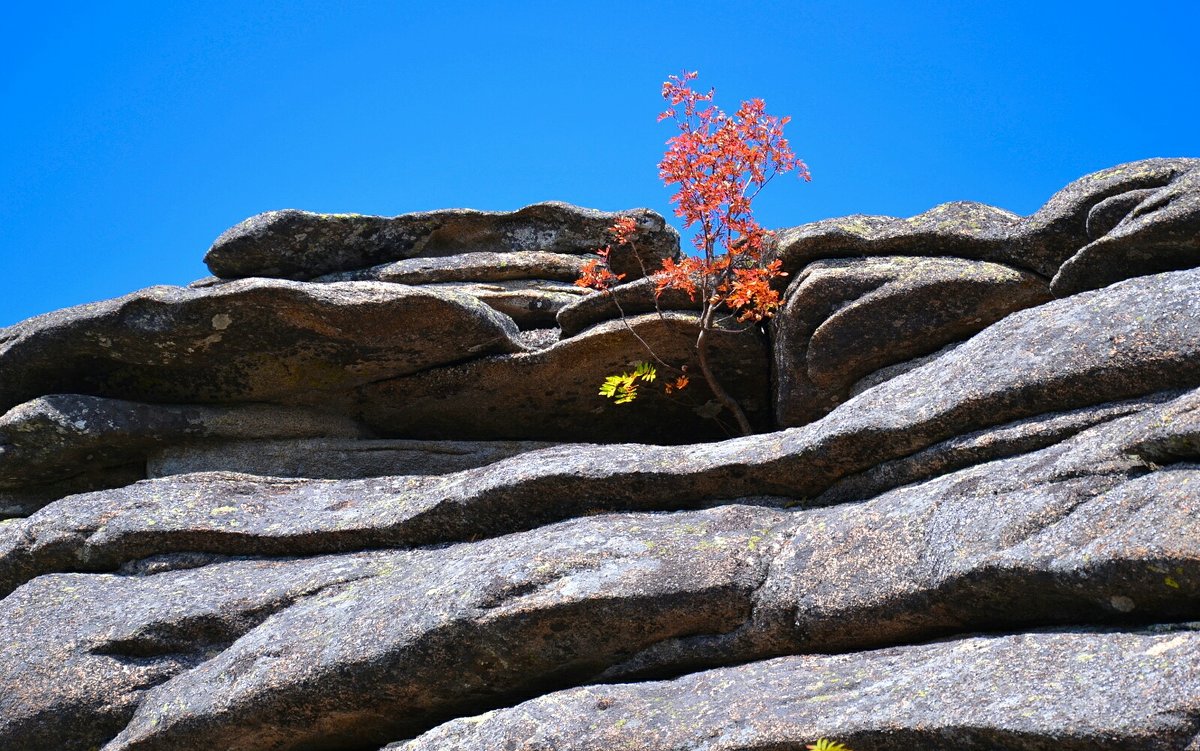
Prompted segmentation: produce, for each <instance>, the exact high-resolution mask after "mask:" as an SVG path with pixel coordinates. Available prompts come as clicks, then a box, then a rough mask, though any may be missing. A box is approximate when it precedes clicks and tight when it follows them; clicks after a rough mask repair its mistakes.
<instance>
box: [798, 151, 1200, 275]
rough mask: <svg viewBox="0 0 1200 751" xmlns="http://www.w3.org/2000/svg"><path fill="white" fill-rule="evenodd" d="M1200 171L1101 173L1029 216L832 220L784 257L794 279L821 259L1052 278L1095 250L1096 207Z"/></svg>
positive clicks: (968, 207) (962, 211) (1184, 164)
mask: <svg viewBox="0 0 1200 751" xmlns="http://www.w3.org/2000/svg"><path fill="white" fill-rule="evenodd" d="M1198 165H1200V160H1197V159H1146V160H1143V161H1140V162H1130V163H1128V164H1121V165H1118V166H1116V167H1112V168H1109V169H1105V170H1101V171H1099V172H1095V173H1092V174H1090V175H1087V176H1085V177H1082V178H1080V179H1078V180H1076V181H1074V182H1072V183H1070V184H1069V185H1067V186H1066V187H1064V188H1063V189H1062V190H1060V191H1059V192H1057V193H1055V194H1054V195H1053V196H1051V198H1050V200H1048V201H1047V202H1046V204H1045V205H1044V206H1042V208H1041V209H1039V210H1038V211H1037V212H1036V213H1034V214H1032V215H1030V216H1028V217H1020V216H1018V215H1016V214H1012V213H1010V212H1008V211H1005V210H1003V209H998V208H995V207H992V206H986V205H984V204H979V203H971V202H957V203H947V204H942V205H941V206H936V207H934V208H932V209H930V210H929V211H927V212H925V213H923V214H919V215H917V216H914V217H911V218H908V219H899V218H896V217H891V216H865V215H855V216H848V217H842V218H839V219H826V220H823V221H820V222H814V223H812V224H805V225H802V226H799V227H792V228H789V229H785V230H781V231H780V232H779V233H778V252H779V257H780V258H781V259H782V260H783V264H784V270H785V271H788V272H790V273H797V272H799V271H800V270H801V269H803V268H804V267H805V266H806V265H808V264H809V263H810V262H812V261H814V260H817V259H819V258H844V257H849V256H863V255H868V256H876V255H920V256H957V257H960V258H971V259H977V260H983V261H995V262H998V263H1004V264H1006V265H1010V266H1014V267H1016V268H1019V269H1025V270H1028V271H1032V272H1035V273H1037V274H1040V275H1042V276H1044V277H1046V278H1050V277H1052V276H1054V275H1055V273H1057V272H1058V269H1059V267H1060V266H1061V265H1062V264H1063V262H1064V261H1066V260H1067V259H1068V258H1070V257H1071V256H1072V255H1074V254H1075V252H1076V251H1078V250H1079V249H1081V248H1082V247H1083V246H1085V245H1087V244H1088V241H1089V236H1088V217H1089V214H1090V213H1091V212H1092V210H1093V209H1094V208H1096V207H1097V206H1099V205H1101V204H1102V203H1104V202H1105V201H1109V200H1111V199H1113V198H1114V197H1117V196H1121V195H1123V194H1125V193H1131V192H1132V193H1135V194H1136V195H1139V196H1140V195H1142V194H1141V193H1140V192H1139V191H1144V190H1147V189H1159V188H1162V187H1164V186H1167V185H1169V184H1171V183H1172V181H1174V180H1175V179H1176V178H1177V177H1178V176H1180V175H1183V174H1184V173H1190V172H1193V171H1194V170H1196V169H1197V166H1198ZM1110 206H1111V204H1110ZM1104 213H1106V212H1105V211H1104V210H1101V212H1100V214H1104ZM1100 214H1098V215H1097V216H1098V217H1099V216H1100ZM1187 221H1188V222H1192V221H1194V220H1192V219H1188V220H1187ZM1097 226H1098V225H1097ZM1161 270H1163V268H1162V267H1159V268H1148V269H1147V270H1146V271H1141V272H1139V273H1148V272H1150V271H1161ZM1111 281H1115V279H1114V280H1111Z"/></svg>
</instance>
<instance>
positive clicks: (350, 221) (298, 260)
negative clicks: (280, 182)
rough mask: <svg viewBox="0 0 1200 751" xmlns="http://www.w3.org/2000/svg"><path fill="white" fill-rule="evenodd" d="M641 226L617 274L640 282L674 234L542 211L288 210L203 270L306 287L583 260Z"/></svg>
mask: <svg viewBox="0 0 1200 751" xmlns="http://www.w3.org/2000/svg"><path fill="white" fill-rule="evenodd" d="M626 216H628V217H632V218H633V219H634V220H635V221H636V222H637V224H638V227H639V230H640V231H639V235H638V253H639V254H640V255H641V262H639V261H638V259H637V257H635V255H634V254H633V253H632V252H631V250H630V249H629V248H626V247H624V246H622V247H621V248H618V249H616V252H615V253H614V255H613V256H612V265H613V268H614V271H616V273H619V274H628V275H631V276H630V278H632V275H638V274H641V268H642V264H643V263H645V264H647V266H648V267H649V268H657V267H658V266H659V264H660V262H661V261H662V259H664V258H673V257H675V256H676V254H678V252H679V234H678V233H677V232H676V231H675V230H674V229H673V228H672V227H671V226H670V225H668V224H667V223H666V222H665V221H664V220H663V218H662V217H661V216H660V215H658V214H656V213H654V212H653V211H650V210H648V209H632V210H629V211H620V212H604V211H595V210H593V209H584V208H580V207H578V206H572V205H570V204H566V203H559V202H547V203H538V204H533V205H532V206H526V207H525V208H523V209H518V210H517V211H512V212H489V211H475V210H471V209H449V210H445V211H427V212H420V213H416V214H401V215H400V216H395V217H382V216H363V215H361V214H314V213H312V212H308V211H297V210H295V209H287V210H284V211H269V212H267V213H265V214H259V215H257V216H253V217H251V218H249V219H247V220H245V221H244V222H242V223H240V224H238V225H236V226H234V227H231V228H230V229H228V230H226V231H225V232H224V233H223V234H222V235H221V236H220V237H218V238H217V239H216V241H215V242H214V243H213V245H212V247H211V248H209V250H208V253H207V254H206V255H205V256H204V262H205V263H206V264H208V268H209V270H210V271H212V273H213V274H214V275H216V276H218V277H225V278H229V277H246V276H265V277H278V278H284V279H298V280H304V279H312V278H314V277H318V276H321V275H323V274H330V273H336V272H342V271H354V270H357V269H367V268H370V267H373V266H379V265H381V264H384V263H390V262H394V261H402V260H405V259H409V258H418V257H437V256H452V255H460V254H465V253H475V252H487V253H505V252H530V251H533V252H545V253H570V254H590V253H595V252H596V250H597V249H599V248H603V247H605V246H607V245H608V244H609V242H610V241H609V238H608V235H607V230H608V228H609V227H610V226H612V223H613V222H614V221H615V220H616V219H617V218H619V217H626Z"/></svg>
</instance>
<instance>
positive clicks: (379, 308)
mask: <svg viewBox="0 0 1200 751" xmlns="http://www.w3.org/2000/svg"><path fill="white" fill-rule="evenodd" d="M515 334H516V326H515V325H514V323H513V321H512V320H511V319H510V318H508V317H507V316H503V315H500V314H499V313H497V312H495V311H494V310H492V309H491V308H489V307H488V306H486V305H484V304H482V303H480V302H478V301H476V300H474V299H473V298H470V297H466V296H463V295H456V294H453V293H450V292H444V291H437V290H431V289H429V288H426V287H408V286H403V285H393V284H381V283H370V282H345V283H340V284H304V283H299V282H288V281H279V280H264V279H247V280H243V281H239V282H236V283H232V284H226V285H221V286H218V287H212V288H207V289H185V288H180V287H151V288H149V289H145V290H142V291H140V292H135V293H133V294H130V295H126V296H125V297H122V298H118V299H116V300H110V301H107V302H102V303H93V304H89V305H81V306H78V307H74V308H68V309H66V310H61V311H58V312H56V313H48V314H46V315H42V316H38V317H36V318H31V319H29V320H28V321H24V322H22V323H19V324H17V325H15V326H11V327H9V328H7V329H4V330H0V379H2V380H0V408H3V409H8V408H11V407H13V406H15V405H17V404H19V403H21V402H24V401H28V400H29V399H32V398H34V397H37V396H43V395H46V394H53V393H80V394H91V395H97V396H107V397H114V398H122V399H134V400H139V401H174V402H183V403H190V402H196V403H212V402H221V403H228V402H252V401H270V402H285V403H289V402H290V403H296V402H305V401H307V402H315V403H321V402H323V401H324V400H325V399H327V398H328V396H329V394H331V393H338V392H344V391H347V390H349V389H351V388H353V387H355V386H359V385H362V384H364V383H369V382H371V381H374V380H379V379H381V378H387V377H391V376H399V375H405V374H408V373H415V372H417V371H420V370H424V369H427V368H430V367H433V366H436V365H444V364H447V363H453V362H457V361H460V360H463V359H467V358H471V357H479V356H481V355H485V354H489V353H496V352H515V351H518V350H520V349H521V347H520V345H518V344H517V343H516V342H515V340H514V338H513V337H514V336H515Z"/></svg>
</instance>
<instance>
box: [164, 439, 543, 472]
mask: <svg viewBox="0 0 1200 751" xmlns="http://www.w3.org/2000/svg"><path fill="white" fill-rule="evenodd" d="M552 445H553V444H550V443H547V442H544V441H414V440H404V439H336V438H332V439H330V438H311V439H295V440H261V441H227V442H223V443H221V445H218V446H171V447H168V448H164V449H162V450H160V451H157V452H155V454H154V455H153V456H151V457H150V458H149V460H148V461H147V463H146V475H147V476H148V477H152V478H154V477H170V476H172V475H183V474H192V473H196V472H221V471H224V472H235V473H245V474H252V475H265V476H268V477H305V478H314V479H330V480H348V479H358V478H365V477H386V476H395V475H444V474H449V473H452V472H461V471H462V470H465V469H474V468H477V467H483V466H486V465H488V464H495V463H496V462H498V461H501V460H503V459H508V458H510V457H513V456H517V455H519V454H524V453H527V452H530V451H536V450H538V449H543V448H549V447H550V446H552Z"/></svg>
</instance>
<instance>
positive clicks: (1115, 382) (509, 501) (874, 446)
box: [0, 271, 1200, 583]
mask: <svg viewBox="0 0 1200 751" xmlns="http://www.w3.org/2000/svg"><path fill="white" fill-rule="evenodd" d="M1197 306H1200V271H1185V272H1173V273H1168V274H1160V275H1156V276H1151V277H1142V278H1138V279H1131V280H1128V281H1126V282H1122V283H1121V284H1118V285H1114V286H1113V287H1109V288H1107V289H1105V290H1100V291H1097V292H1092V293H1084V294H1081V295H1076V296H1074V297H1072V298H1068V299H1065V300H1059V301H1055V302H1053V303H1049V304H1047V305H1043V306H1040V307H1038V308H1035V309H1032V310H1028V311H1023V312H1021V313H1017V314H1014V315H1012V316H1010V317H1008V318H1007V319H1005V320H1004V321H1002V322H1000V323H998V324H996V325H994V326H992V327H990V328H989V329H987V330H986V331H984V332H982V333H980V334H978V335H976V336H975V337H973V338H972V339H971V340H970V341H968V342H967V343H965V344H963V345H961V346H960V347H958V348H956V349H954V350H952V351H951V352H950V353H948V354H947V355H945V356H943V357H942V358H939V359H938V360H936V361H935V362H933V363H930V364H929V365H926V366H923V367H921V368H918V369H916V370H913V371H910V372H909V373H906V374H904V375H902V376H899V377H897V378H894V379H892V380H890V381H887V382H885V383H883V384H881V385H880V386H877V387H875V388H873V389H870V390H868V391H866V392H864V393H863V394H861V395H859V396H858V397H855V398H854V399H852V400H851V401H849V402H847V403H846V404H844V405H843V406H842V407H840V408H839V409H837V410H835V411H834V412H833V413H831V414H830V415H829V416H827V417H826V418H825V419H823V420H821V421H819V422H817V423H812V424H810V425H807V426H804V427H802V428H796V429H792V430H787V431H782V432H779V433H775V434H772V435H771V436H764V437H749V438H741V439H734V440H729V441H725V442H722V443H719V444H713V445H710V446H699V447H697V446H692V447H685V448H681V449H671V448H669V447H660V448H655V447H649V446H634V447H631V446H611V447H595V448H592V449H587V450H580V449H575V448H564V449H551V450H545V451H540V452H533V453H530V454H525V455H523V456H520V457H516V458H514V459H511V460H508V461H505V462H500V463H498V464H495V465H491V466H490V467H489V468H487V469H485V470H480V471H479V472H477V473H474V474H472V475H471V476H470V478H469V479H467V478H463V477H461V476H447V477H446V478H432V479H431V480H420V479H409V480H404V481H403V482H404V483H412V484H410V485H407V486H405V485H403V484H400V483H401V481H397V482H396V483H393V484H391V485H390V486H389V485H387V484H386V483H385V484H384V485H383V486H382V487H385V488H387V487H390V488H392V489H391V490H385V491H384V492H385V493H387V492H391V493H396V492H398V491H397V488H401V487H403V488H405V489H406V491H408V492H407V493H404V494H401V495H400V496H399V499H398V501H396V502H393V503H394V505H388V504H380V502H379V499H378V497H375V498H368V500H367V501H366V502H364V503H363V504H355V503H354V502H353V500H344V499H337V500H334V499H330V498H328V497H326V496H323V495H322V494H321V493H320V492H317V493H316V496H315V503H316V505H315V506H313V508H312V511H311V512H310V513H311V514H313V515H317V516H318V517H320V521H319V522H318V528H321V527H322V526H324V527H325V528H326V529H328V528H329V527H328V526H326V525H332V526H333V528H334V529H337V530H340V532H339V534H332V535H316V536H314V535H313V534H312V532H313V527H312V526H310V525H309V523H308V521H307V520H308V519H311V518H312V516H310V515H308V514H297V513H296V510H297V509H296V507H295V506H294V502H289V503H288V509H289V511H287V512H284V513H282V514H281V513H280V512H278V511H276V512H275V513H270V512H269V509H270V508H271V507H270V505H267V506H262V505H261V504H262V503H263V501H261V500H259V501H256V504H260V505H256V506H254V508H257V509H259V511H256V512H255V514H256V515H257V514H259V513H262V516H261V517H257V516H256V518H259V522H258V523H259V524H261V525H263V526H264V527H266V528H267V529H268V530H270V533H269V534H265V535H264V538H265V539H264V540H253V539H247V538H246V537H245V535H244V534H243V533H244V532H245V531H246V530H245V529H240V528H233V529H230V527H229V526H228V521H227V520H225V519H223V518H221V514H216V515H214V514H212V511H211V509H212V508H213V507H212V506H211V501H208V502H204V503H201V504H200V505H199V506H198V507H197V508H195V509H188V510H186V511H185V510H183V506H184V505H185V504H180V503H172V504H166V505H162V506H159V507H158V511H157V512H155V515H156V516H159V517H161V518H153V517H149V518H151V519H153V524H150V523H149V522H148V521H147V517H146V507H145V504H144V503H143V502H140V501H138V500H136V493H137V491H136V490H132V491H131V492H134V493H135V495H134V497H133V498H131V499H130V502H131V503H132V504H133V508H134V509H137V513H134V514H129V515H128V517H127V519H126V521H124V522H122V523H117V521H116V520H115V519H113V518H109V517H114V516H118V515H119V509H120V507H121V505H122V504H121V503H120V502H118V501H117V500H116V496H115V495H114V494H110V495H109V496H107V497H101V498H99V499H96V500H94V501H93V503H99V504H100V505H101V508H99V509H97V508H94V507H91V510H89V504H84V503H82V502H81V501H80V499H79V498H74V499H69V500H70V501H71V503H70V504H69V505H68V504H58V506H59V508H55V509H52V510H48V511H43V512H42V513H41V514H38V515H35V516H34V517H31V518H30V519H29V520H28V521H27V522H23V523H21V524H20V525H8V526H7V528H5V527H0V551H4V550H6V547H7V549H8V552H4V553H0V565H2V566H3V567H4V568H6V569H9V570H10V571H11V570H12V569H11V568H9V567H14V566H15V567H16V571H15V572H14V573H11V574H3V575H0V581H3V580H5V579H6V578H7V580H8V581H10V582H16V583H19V582H20V581H23V580H24V578H27V577H28V576H29V575H30V572H31V571H33V572H38V571H52V570H63V569H62V568H59V567H61V566H68V567H69V566H70V565H72V564H70V563H62V562H55V563H39V562H38V561H41V560H49V561H61V560H66V561H71V560H75V559H76V558H78V559H80V560H84V561H90V562H91V564H90V565H103V564H102V563H99V562H100V561H103V560H104V556H103V555H102V553H101V551H102V550H103V549H106V548H107V549H108V550H109V551H110V553H109V555H111V554H113V553H114V552H115V551H121V550H125V551H126V553H125V554H126V555H133V553H131V552H129V551H132V550H135V549H137V548H136V547H135V541H136V540H138V539H139V538H140V539H143V540H146V541H147V542H145V543H143V544H144V545H149V546H150V547H149V548H148V550H153V549H154V548H153V546H155V545H158V546H162V545H165V544H169V543H167V542H164V539H165V540H170V539H171V538H172V536H173V535H174V536H175V539H176V540H180V541H182V542H176V543H174V544H176V545H178V544H188V545H202V546H203V547H201V548H199V549H202V550H206V551H209V552H224V553H235V552H237V553H245V552H260V553H267V554H279V553H281V552H283V549H286V546H293V547H292V548H291V549H292V550H305V551H306V552H328V551H330V550H339V549H344V548H341V547H330V546H331V545H332V546H337V545H345V544H351V543H347V542H345V541H343V539H342V537H341V536H339V535H343V536H346V537H348V538H350V539H353V537H354V532H353V531H352V530H353V529H354V528H356V527H359V528H362V527H364V526H365V527H366V529H367V530H371V529H374V528H375V526H376V525H378V527H379V528H381V529H382V531H381V532H370V533H369V534H366V535H365V536H364V537H363V538H361V539H370V540H374V541H375V542H373V543H372V544H374V545H387V544H401V543H403V544H429V543H431V542H435V541H442V540H447V539H463V536H465V535H469V534H471V531H470V530H471V525H472V524H474V525H475V532H476V533H503V532H506V531H511V530H512V529H514V528H523V527H524V526H526V525H529V524H533V523H539V522H542V521H546V520H548V519H553V518H562V517H561V515H562V514H570V513H578V511H579V510H581V508H596V507H600V508H630V506H629V505H625V504H629V503H631V501H630V500H629V499H630V498H635V497H639V496H641V497H645V498H648V499H649V501H646V500H642V501H639V502H640V503H643V504H644V503H647V502H649V503H650V504H652V505H650V506H646V505H637V506H632V507H633V508H669V507H670V506H669V505H668V504H672V503H675V504H680V505H687V504H690V505H695V504H698V503H703V502H707V501H711V500H714V499H720V498H737V497H741V496H749V495H776V496H784V497H793V498H811V497H813V496H816V495H818V494H820V493H821V492H823V491H825V490H826V489H827V488H829V487H830V486H831V485H832V484H833V483H835V482H836V481H838V480H840V479H842V478H844V477H847V476H849V475H853V474H856V473H860V472H863V471H865V470H869V469H870V468H872V467H874V466H876V465H879V464H882V463H884V462H887V461H890V460H895V459H900V458H901V457H906V456H908V455H909V454H913V453H914V452H917V451H920V450H921V449H925V448H928V447H929V446H932V445H933V444H936V443H940V442H942V441H946V440H949V439H951V438H953V437H955V436H959V435H962V434H965V433H969V432H972V431H976V430H980V429H983V428H987V427H991V426H996V425H1001V424H1004V423H1006V422H1009V421H1012V420H1019V419H1022V418H1027V417H1031V416H1035V415H1040V414H1045V413H1048V412H1052V411H1061V410H1063V409H1064V408H1079V407H1085V406H1090V405H1100V404H1103V403H1106V402H1113V401H1118V400H1122V399H1128V398H1132V397H1135V396H1141V395H1146V394H1154V393H1157V392H1161V391H1166V390H1169V389H1173V388H1183V387H1186V386H1187V385H1189V384H1196V383H1200V314H1197ZM651 320H654V321H656V320H657V319H656V318H652V319H651ZM586 338H587V337H576V338H574V339H571V340H567V341H566V342H563V343H562V345H560V346H564V345H568V344H570V343H572V342H578V341H581V340H585V339H586ZM481 362H487V361H481ZM426 392H427V390H426ZM472 406H474V407H476V408H478V400H477V401H476V402H475V403H474V404H473V405H472ZM430 414H436V413H434V412H433V411H432V410H431V411H430ZM909 477H910V478H911V479H913V480H915V479H921V478H918V477H914V476H912V475H910V476H909ZM421 483H426V484H421ZM443 483H444V484H443ZM134 487H135V489H136V488H138V487H140V486H134ZM355 492H359V493H361V490H359V491H355ZM547 494H549V497H550V498H554V499H555V503H556V504H560V505H559V506H557V507H556V510H551V511H549V512H547V511H546V507H545V506H544V505H540V504H534V505H532V506H531V507H530V508H532V509H533V510H532V511H529V512H525V513H526V514H527V515H526V516H525V517H524V520H522V517H521V516H520V515H518V516H517V517H516V521H514V520H513V517H512V516H508V514H512V513H514V512H513V511H511V510H510V509H512V508H513V507H514V506H517V507H520V506H522V505H529V503H530V501H531V500H535V499H541V500H543V501H544V500H545V499H546V498H547V497H548V496H547ZM205 495H206V497H210V498H217V497H221V495H219V494H215V493H206V494H205ZM597 498H599V499H603V500H601V502H600V503H599V504H596V503H595V501H594V500H593V499H597ZM476 502H480V503H482V504H484V505H488V504H497V506H495V508H497V509H499V510H500V511H499V513H498V514H497V515H496V516H495V517H492V518H493V519H495V520H499V524H498V525H497V526H491V525H490V524H489V523H488V522H487V518H488V517H487V516H486V515H479V516H475V517H471V518H467V519H465V518H464V517H463V516H462V513H463V505H464V504H471V505H474V504H475V503H476ZM586 504H591V505H586ZM606 504H611V505H606ZM380 505H384V506H385V509H380V508H379V506H380ZM222 506H224V504H222ZM152 508H153V505H152ZM235 508H236V507H235ZM104 509H107V510H104ZM435 510H436V511H435ZM385 511H386V513H385ZM335 512H336V513H335ZM225 513H227V512H225ZM547 513H548V515H540V514H547ZM556 513H557V515H556ZM196 517H199V519H200V520H202V521H203V522H204V525H203V528H204V529H206V530H209V531H208V532H207V533H206V535H205V536H204V537H201V538H200V539H196V537H195V536H194V535H193V534H192V533H191V532H189V531H188V530H189V529H190V527H189V525H195V524H199V523H200V522H198V521H196V520H195V519H196ZM350 519H357V520H358V521H354V522H350V521H349V520H350ZM364 519H366V521H365V522H364ZM130 520H131V521H132V525H133V526H132V528H131V529H129V531H127V532H125V531H122V530H123V528H124V525H125V524H128V523H130ZM385 520H390V521H385ZM176 523H178V524H181V525H182V526H183V529H182V530H181V531H179V532H172V530H173V529H174V528H175V527H174V525H175V524H176ZM245 523H247V521H246V520H245V519H243V520H242V521H240V522H239V525H240V524H245ZM493 523H494V522H493ZM272 525H274V526H272ZM505 525H508V526H505ZM147 527H151V528H152V529H147ZM89 530H96V534H93V533H92V532H91V531H89ZM213 530H225V533H223V534H219V533H218V532H216V531H213ZM430 530H434V531H430ZM447 530H450V531H447ZM431 535H432V537H431ZM438 535H441V536H440V537H439V536H438ZM212 537H215V538H216V539H217V540H218V541H219V542H214V541H213V540H211V539H208V538H212ZM160 538H163V539H160ZM268 543H269V544H268ZM214 545H219V547H213V546H214ZM230 545H232V546H233V547H228V546H230ZM81 546H82V547H81ZM247 546H249V547H247ZM281 546H283V547H281ZM295 546H300V547H295ZM173 549H175V550H178V549H179V548H173ZM39 551H40V552H39ZM148 554H150V553H149V552H145V553H140V554H139V555H148ZM63 556H65V559H64V558H63ZM108 565H110V566H111V565H113V563H111V562H110V563H109V564H108ZM31 567H32V568H31Z"/></svg>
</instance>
